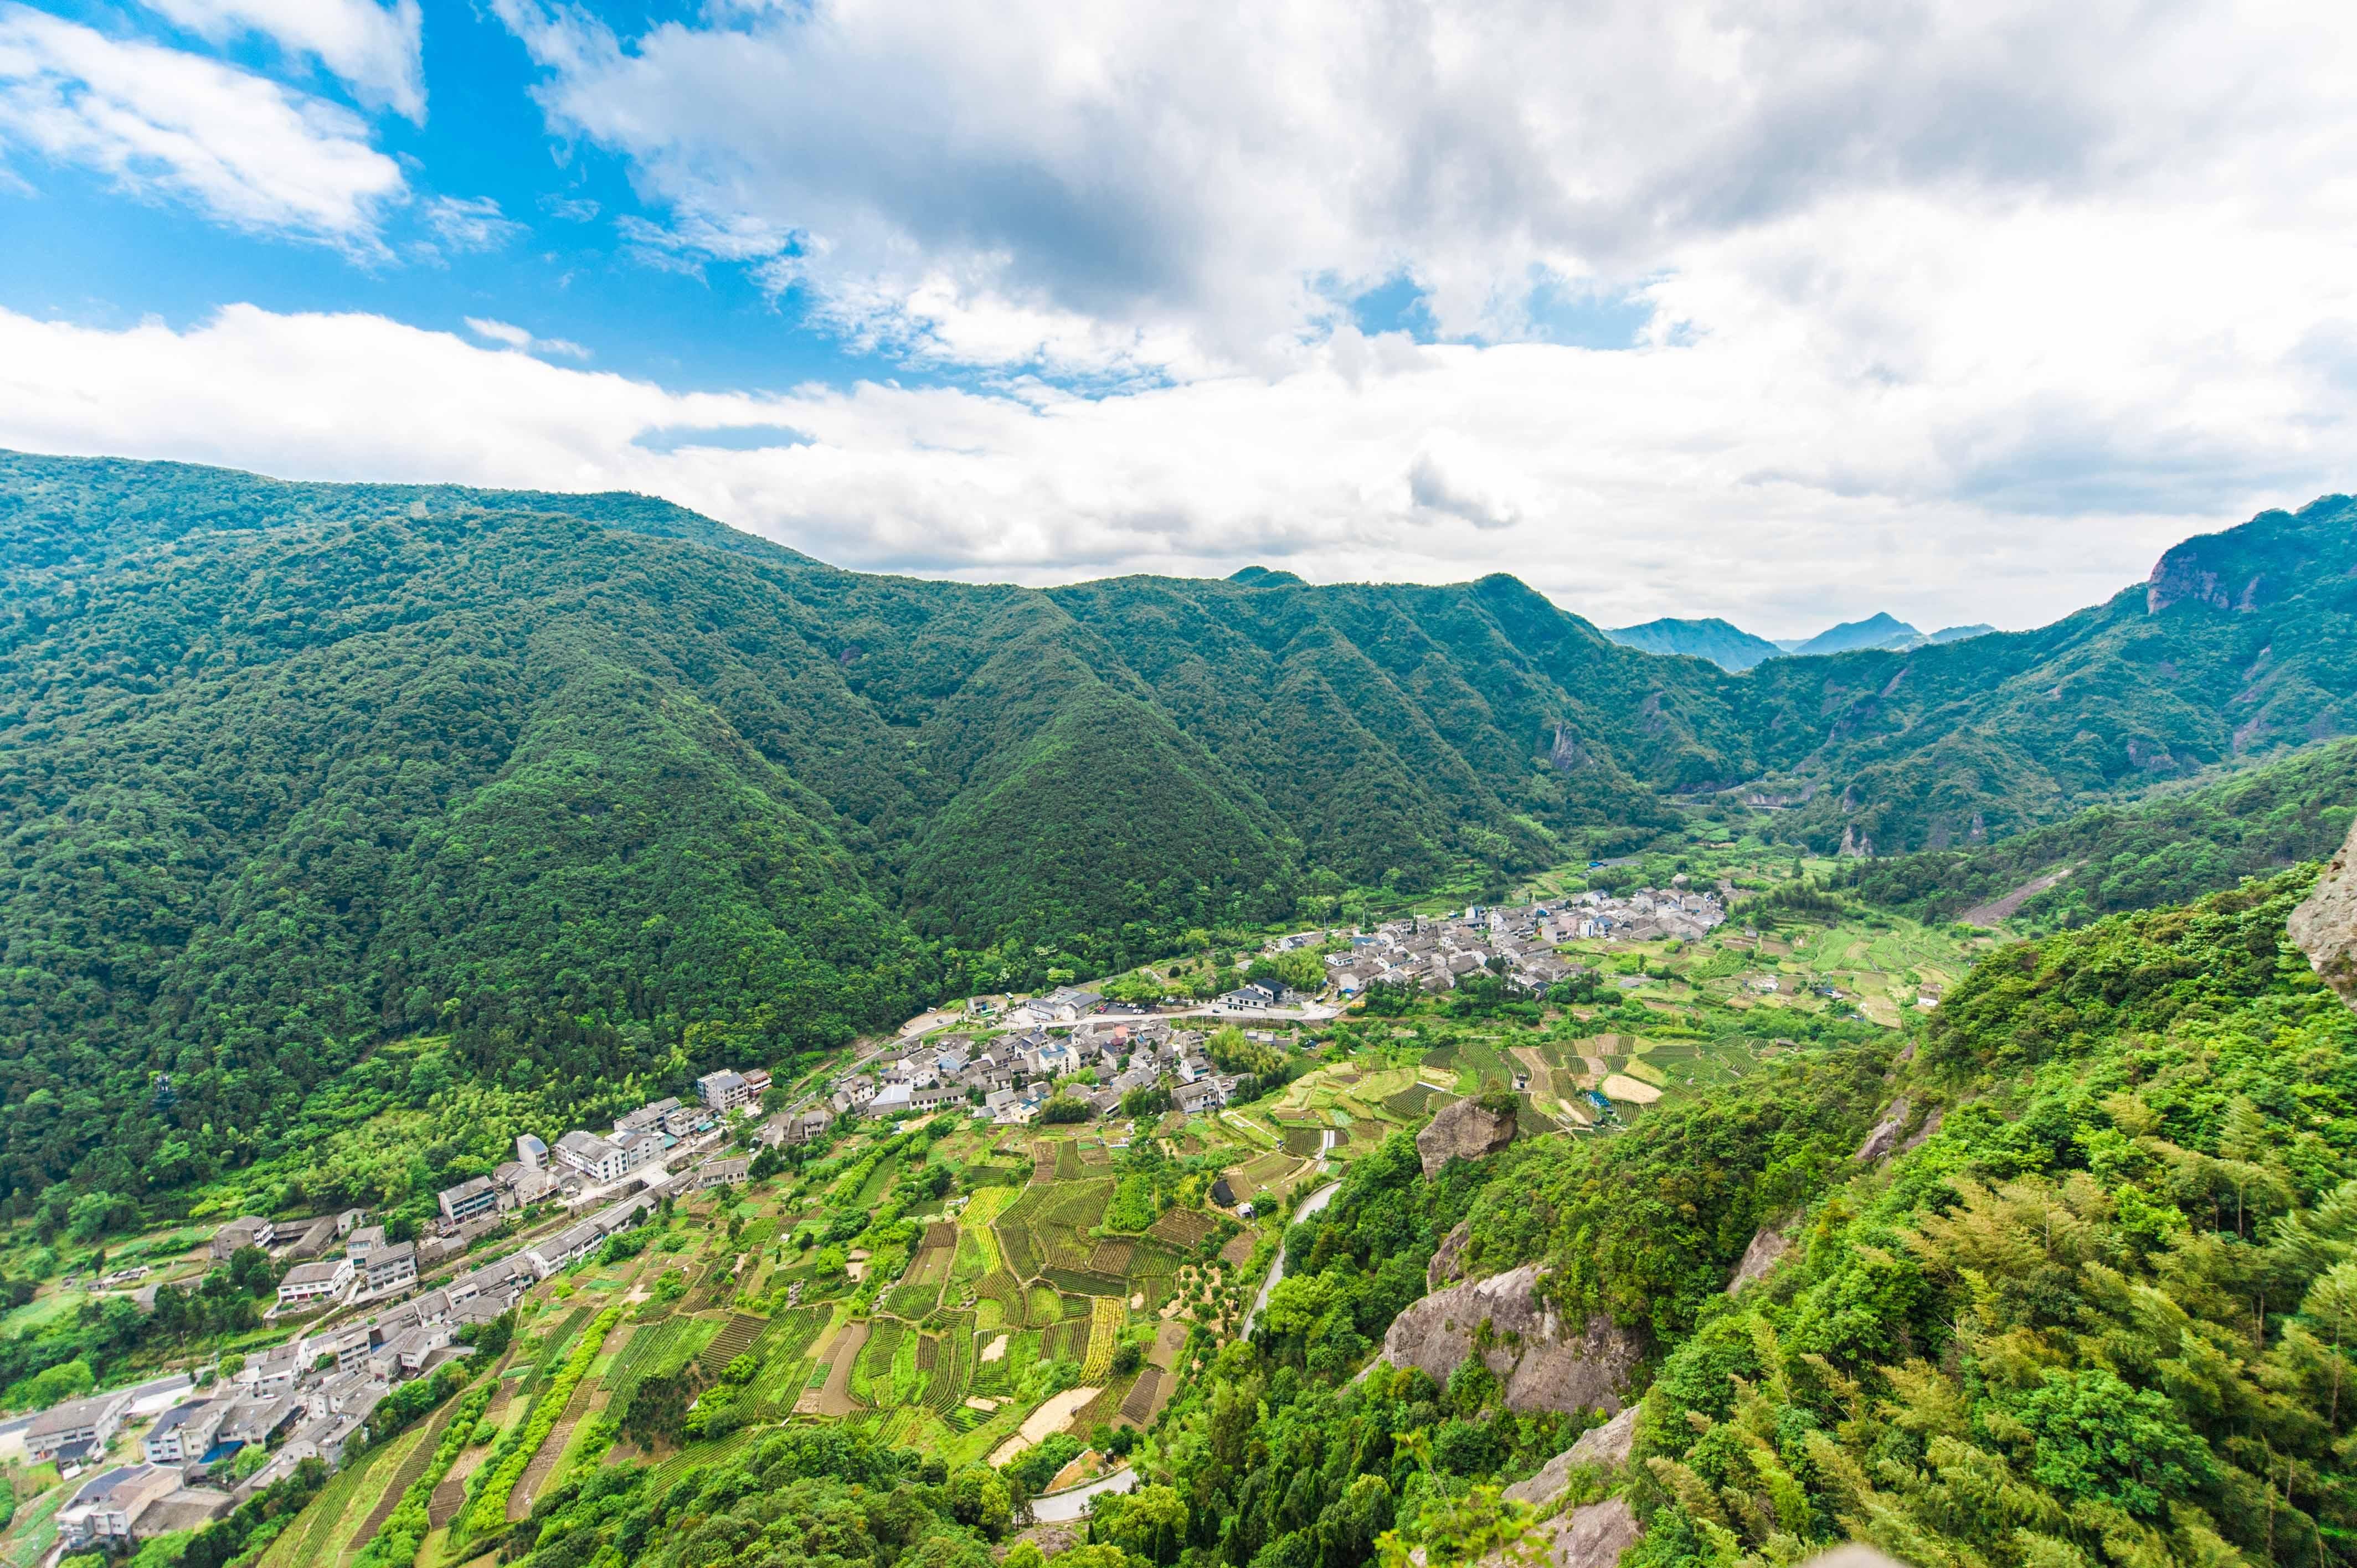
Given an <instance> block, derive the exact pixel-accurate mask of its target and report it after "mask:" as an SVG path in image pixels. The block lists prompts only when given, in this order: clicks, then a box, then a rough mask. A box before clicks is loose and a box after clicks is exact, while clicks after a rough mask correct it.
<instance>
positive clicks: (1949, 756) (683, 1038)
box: [0, 456, 2357, 1192]
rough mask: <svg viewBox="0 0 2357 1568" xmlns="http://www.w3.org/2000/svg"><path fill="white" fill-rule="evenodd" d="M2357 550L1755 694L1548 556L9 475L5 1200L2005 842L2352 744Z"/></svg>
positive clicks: (2208, 553)
mask: <svg viewBox="0 0 2357 1568" xmlns="http://www.w3.org/2000/svg"><path fill="white" fill-rule="evenodd" d="M2351 521H2352V508H2351V504H2350V503H2349V502H2348V501H2347V500H2346V499H2341V498H2334V499H2329V500H2326V501H2320V502H2318V503H2316V504H2315V505H2314V506H2311V507H2309V508H2308V509H2307V510H2304V511H2302V512H2301V513H2299V514H2298V516H2290V515H2287V514H2283V513H2269V514H2266V516H2264V517H2262V518H2260V519H2258V520H2256V521H2254V522H2252V523H2250V524H2247V525H2245V526H2244V528H2242V529H2238V530H2234V531H2233V532H2229V533H2226V534H2222V535H2216V536H2212V537H2211V538H2208V539H2204V540H2197V541H2193V542H2190V543H2189V544H2187V545H2185V546H2180V547H2179V550H2177V551H2173V552H2171V553H2170V554H2169V557H2167V558H2165V559H2164V561H2163V563H2162V566H2161V568H2159V569H2158V570H2157V571H2156V574H2155V576H2154V580H2153V582H2152V584H2151V585H2148V586H2147V587H2139V588H2136V589H2134V590H2131V591H2129V592H2127V593H2124V594H2123V595H2121V596H2118V597H2116V598H2115V599H2114V600H2113V601H2111V602H2110V603H2109V604H2107V605H2104V606H2101V607H2095V608H2092V609H2089V610H2085V611H2082V612H2080V613H2079V614H2078V615H2076V616H2073V617H2071V618H2067V619H2066V620H2064V621H2061V622H2059V623H2057V624H2056V625H2055V626H2052V627H2049V628H2043V629H2041V630H2040V631H2035V632H2027V633H2014V634H2005V635H1996V636H1989V637H1982V638H1977V639H1972V640H1970V641H1966V642H1961V643H1955V644H1952V645H1948V646H1943V647H1931V648H1923V649H1920V650H1914V651H1912V652H1909V653H1904V654H1898V653H1881V652H1867V653H1851V654H1843V655H1838V656H1835V657H1831V658H1824V659H1808V660H1792V659H1779V660H1770V661H1768V662H1767V663H1765V664H1763V665H1761V666H1760V668H1759V669H1757V670H1755V671H1751V672H1750V673H1749V674H1746V675H1741V676H1735V675H1729V674H1727V673H1726V672H1725V671H1720V670H1718V669H1717V668H1715V667H1713V666H1711V665H1709V664H1706V663H1705V662H1703V661H1701V660H1692V659H1663V658H1656V657H1653V656H1651V655H1648V654H1644V653H1641V652H1639V651H1636V650H1629V649H1624V648H1620V647H1618V646H1616V645H1615V644H1614V643H1613V642H1612V641H1611V640H1610V639H1608V638H1607V637H1605V636H1604V635H1603V634H1602V633H1600V632H1598V630H1597V629H1596V628H1593V627H1591V626H1589V625H1588V624H1587V622H1585V621H1583V620H1581V619H1579V618H1577V617H1575V616H1571V615H1567V614H1566V613H1564V612H1563V611H1561V610H1559V609H1558V608H1556V607H1555V606H1554V605H1552V604H1550V603H1549V602H1548V601H1547V600H1546V599H1544V597H1542V596H1539V595H1538V594H1536V593H1534V592H1533V591H1531V590H1530V589H1529V588H1527V587H1525V586H1524V585H1522V584H1521V583H1519V582H1516V581H1515V580H1513V579H1512V578H1509V577H1503V576H1494V577H1490V578H1485V579H1483V580H1481V581H1480V582H1477V583H1472V584H1465V585H1452V586H1445V587H1424V586H1383V585H1338V586H1327V587H1318V586H1309V585H1303V584H1301V583H1299V582H1297V581H1295V580H1293V579H1291V578H1290V577H1289V576H1288V575H1286V574H1281V573H1256V574H1240V575H1239V578H1238V579H1237V580H1232V581H1229V582H1206V581H1193V580H1172V579H1161V578H1125V579H1118V580H1113V581H1106V582H1098V583H1090V584H1082V585H1076V586H1072V587H1067V588H1058V589H1051V590H1048V591H1044V592H1042V591H1035V590H1029V589H1021V588H1014V587H1001V586H976V585H963V584H955V583H942V582H928V581H919V580H913V579H906V578H894V577H881V576H872V575H861V574H856V573H850V572H843V571H839V570H836V569H834V568H832V567H828V566H825V565H823V564H819V563H817V562H814V561H812V560H810V559H808V558H807V557H803V556H801V555H797V554H795V553H792V552H791V551H787V550H782V549H780V548H777V547H774V546H770V545H768V544H765V543H762V542H758V541H754V540H750V539H748V538H747V537H745V536H743V535H740V534H737V533H735V532H733V531H730V530H727V529H726V528H724V527H722V526H721V525H719V524H717V523H714V522H712V521H709V520H706V519H703V518H699V517H697V516H695V515H694V514H693V513H689V512H685V511H683V510H681V509H679V508H676V507H673V506H670V505H668V504H667V503H663V502H660V501H652V500H648V499H644V498H638V497H618V496H588V497H561V496H551V495H545V494H539V493H512V492H484V491H468V490H461V489H452V488H445V487H414V486H337V485H303V484H283V483H280V482H277V481H272V480H264V479H256V478H251V477H249V476H243V475H235V474H226V473H222V472H221V471H219V470H212V469H202V468H190V467H180V466H174V465H160V464H136V463H124V462H115V461H81V460H70V459H55V458H41V457H29V456H5V457H0V564H5V568H6V573H7V576H6V587H5V597H0V693H5V698H0V844H5V860H4V861H0V944H5V954H6V957H5V963H6V965H7V966H8V970H9V972H10V974H11V977H12V979H11V983H10V984H9V985H8V986H7V987H6V988H5V993H0V1035H5V1037H6V1038H8V1039H9V1040H10V1041H12V1042H20V1043H21V1048H20V1049H18V1050H16V1051H12V1052H11V1053H9V1054H8V1055H7V1056H6V1057H5V1059H0V1092H5V1098H6V1101H7V1102H8V1103H9V1104H10V1105H11V1106H12V1107H13V1108H14V1110H13V1112H12V1114H11V1115H10V1117H9V1118H8V1119H7V1122H6V1123H5V1129H6V1130H5V1145H0V1182H5V1184H6V1185H8V1186H10V1187H13V1188H15V1189H16V1190H18V1191H20V1192H23V1191H29V1190H33V1189H36V1188H38V1187H40V1186H42V1185H44V1184H46V1183H47V1182H48V1181H51V1180H54V1179H56V1178H58V1177H59V1176H63V1175H65V1174H67V1173H68V1172H70V1171H79V1172H80V1173H81V1174H82V1175H84V1176H93V1177H102V1178H103V1179H104V1180H105V1181H106V1182H107V1183H108V1184H110V1186H111V1187H113V1190H117V1191H122V1190H134V1191H136V1190H142V1188H143V1184H144V1183H145V1182H147V1181H149V1180H151V1179H167V1180H178V1179H182V1178H185V1177H188V1176H196V1175H200V1174H201V1168H200V1166H201V1162H202V1160H203V1159H206V1158H213V1159H219V1158H236V1157H241V1155H240V1151H241V1150H248V1151H250V1150H251V1149H252V1148H253V1146H254V1145H253V1140H254V1139H255V1138H256V1137H263V1138H264V1139H266V1136H267V1133H268V1131H269V1129H270V1127H271V1125H272V1122H273V1118H274V1117H275V1116H279V1115H282V1114H284V1108H285V1107H286V1106H288V1105H290V1104H292V1103H294V1102H295V1101H296V1100H297V1099H299V1096H300V1094H301V1093H302V1091H303V1090H306V1089H307V1088H308V1087H311V1086H314V1085H317V1084H319V1083H322V1082H325V1081H327V1080H328V1079H332V1078H333V1077H334V1076H335V1075H337V1074H338V1073H339V1072H341V1071H343V1070H344V1069H347V1068H348V1067H349V1066H350V1064H351V1063H352V1062H354V1061H355V1060H357V1059H358V1058H361V1056H362V1055H364V1054H365V1053H366V1052H367V1051H368V1050H369V1049H370V1048H371V1046H372V1044H374V1043H375V1042H377V1041H380V1040H382V1039H383V1038H386V1037H388V1036H393V1035H397V1034H402V1033H408V1032H414V1031H417V1030H421V1029H425V1028H429V1027H432V1028H437V1029H438V1028H444V1027H447V1028H449V1029H450V1030H452V1031H453V1032H454V1033H455V1036H456V1039H457V1047H458V1049H459V1051H460V1053H461V1055H462V1057H463V1058H466V1059H468V1060H470V1061H471V1062H472V1063H473V1064H474V1065H475V1067H476V1068H477V1069H479V1070H480V1071H482V1072H485V1073H492V1074H497V1075H500V1077H501V1078H502V1079H506V1080H508V1081H511V1082H515V1083H519V1084H529V1085H532V1086H534V1087H538V1088H545V1089H546V1090H548V1091H549V1092H551V1093H554V1094H560V1095H561V1094H564V1093H567V1092H574V1091H576V1090H579V1091H582V1092H586V1091H587V1090H588V1089H589V1088H591V1087H593V1086H595V1085H597V1084H599V1083H604V1082H608V1081H611V1080H613V1079H617V1078H619V1077H620V1076H622V1075H624V1074H627V1073H629V1072H632V1071H643V1070H651V1069H657V1068H662V1069H664V1070H670V1069H673V1068H675V1067H678V1066H683V1065H686V1064H687V1063H688V1062H689V1061H709V1060H715V1059H718V1058H720V1057H722V1056H724V1055H728V1054H731V1053H737V1054H742V1053H745V1052H747V1051H750V1052H752V1053H753V1054H757V1055H766V1056H771V1057H774V1056H775V1055H777V1054H780V1053H783V1052H786V1051H790V1050H791V1049H794V1048H797V1047H807V1046H812V1045H820V1044H826V1043H831V1042H834V1041H837V1040H840V1039H843V1038H845V1037H846V1036H848V1034H849V1033H850V1032H851V1031H853V1030H854V1029H856V1028H858V1027H862V1026H869V1025H872V1024H875V1023H877V1022H879V1021H882V1020H884V1019H888V1018H889V1017H890V1016H892V1015H894V1014H895V1013H896V1012H898V1011H899V1010H902V1009H909V1008H912V1007H913V1006H915V1005H916V1004H918V1003H920V1001H921V1000H922V999H924V998H926V997H928V996H931V995H936V994H940V993H942V992H944V991H952V992H962V991H964V990H968V989H972V988H975V987H980V986H988V985H996V984H1000V983H1042V982H1045V981H1047V980H1049V979H1051V978H1056V977H1058V976H1060V975H1061V974H1064V973H1077V972H1103V971H1104V970H1107V969H1112V968H1117V967H1121V966H1123V965H1125V964H1126V963H1128V962H1130V961H1134V960H1135V958H1137V957H1139V956H1143V955H1144V954H1146V953H1147V952H1150V951H1153V950H1157V949H1159V948H1161V947H1163V946H1165V945H1166V944H1168V942H1170V941H1171V940H1173V939H1174V938H1175V937H1176V936H1177V935H1178V933H1179V932H1181V931H1183V930H1184V929H1187V928H1189V927H1200V926H1203V925H1206V924H1208V923H1211V922H1213V921H1216V920H1220V919H1223V918H1255V919H1256V918H1282V917H1290V916H1292V915H1293V914H1295V913H1296V912H1297V911H1299V910H1301V909H1302V908H1303V903H1302V901H1303V900H1304V899H1305V898H1309V899H1318V898H1331V897H1336V896H1339V895H1341V894H1343V893H1344V892H1345V891H1346V890H1347V889H1348V888H1350V887H1351V886H1371V885H1376V884H1389V885H1392V886H1405V887H1416V886H1428V885H1430V884H1431V883H1432V882H1433V881H1434V880H1435V879H1437V877H1439V876H1440V875H1443V874H1444V873H1446V872H1448V871H1449V870H1451V869H1452V868H1459V867H1471V868H1473V870H1474V871H1475V872H1476V873H1477V874H1479V875H1488V876H1490V877H1492V878H1494V879H1495V880H1496V881H1497V882H1498V883H1500V884H1501V885H1502V882H1503V880H1504V878H1505V877H1506V876H1508V875H1511V874H1512V873H1514V872H1516V871H1519V870H1523V869H1527V868H1531V867H1534V866H1537V865H1543V864H1546V863H1548V862H1551V861H1555V860H1558V859H1561V858H1563V857H1564V856H1566V855H1567V854H1577V853H1580V852H1582V851H1593V850H1595V849H1599V848H1606V847H1609V846H1610V845H1612V844H1614V843H1621V842H1627V841H1629V840H1631V838H1642V837H1643V836H1644V835H1646V834H1647V833H1649V832H1652V831H1653V830H1655V829H1656V828H1658V827H1660V826H1662V825H1663V824H1665V823H1667V822H1671V821H1672V820H1674V814H1675V811H1676V808H1677V804H1678V802H1679V801H1680V800H1681V799H1700V800H1719V799H1720V795H1721V792H1723V791H1732V792H1733V793H1732V797H1731V800H1734V801H1740V800H1746V799H1760V800H1785V801H1790V802H1795V803H1794V804H1792V806H1791V807H1790V808H1789V809H1787V810H1785V811H1782V812H1781V816H1780V818H1779V822H1778V824H1777V825H1778V826H1779V827H1781V828H1782V829H1785V830H1786V831H1789V832H1792V833H1795V834H1799V835H1802V836H1805V837H1807V838H1808V839H1810V840H1811V841H1812V842H1813V843H1817V844H1818V845H1819V846H1820V847H1830V846H1831V845H1833V844H1835V843H1841V842H1843V841H1845V840H1847V841H1849V842H1850V843H1853V844H1855V845H1857V846H1860V847H1863V846H1865V845H1867V844H1871V845H1872V846H1873V847H1874V848H1876V849H1878V850H1881V851H1885V852H1888V851H1891V850H1896V849H1903V848H1912V847H1915V846H1918V845H1922V844H1927V843H1928V844H1932V845H1943V844H1950V843H1959V842H1964V841H1966V840H1969V839H1972V838H1975V837H1987V836H1995V835H1998V834H2002V833H2006V832H2013V831H2017V830H2018V829H2020V828H2023V827H2026V826H2029V825H2031V824H2033V823H2035V822H2039V821H2041V820H2044V819H2048V818H2050V817H2052V816H2054V815H2056V814H2058V813H2059V812H2061V811H2062V810H2063V809H2064V808H2066V807H2069V806H2071V805H2073V804H2076V803H2078V802H2080V801H2083V800H2085V799H2088V798H2090V797H2093V796H2099V795H2101V794H2102V793H2103V792H2104V791H2106V790H2110V789H2115V788H2117V787H2119V786H2121V785H2124V784H2128V783H2141V782H2147V781H2150V780H2152V779H2158V778H2164V777H2168V776H2170V775H2172V774H2175V773H2178V772H2182V771H2189V770H2191V769H2193V768H2199V767H2201V766H2205V765H2208V764H2211V763H2214V762H2217V761H2219V760H2222V759H2224V758H2228V757H2234V756H2237V755H2243V754H2247V753H2255V752H2264V751H2266V750H2267V749H2268V748H2271V747H2275V746H2283V745H2286V744H2291V743H2297V742H2302V741H2306V740H2308V739H2310V738H2312V737H2315V736H2324V735H2330V734H2334V733H2338V732H2339V731H2341V730H2342V729H2346V728H2350V727H2352V725H2350V723H2349V719H2350V717H2351V715H2350V714H2349V711H2348V709H2347V707H2346V704H2347V703H2348V701H2349V698H2350V696H2351V693H2352V691H2357V662H2352V660H2357V653H2352V635H2351V629H2350V628H2351V627H2352V619H2351V617H2350V613H2349V612H2350V610H2351V609H2352V607H2357V606H2352V602H2351V601H2352V595H2353V594H2357V579H2352V576H2351V575H2350V568H2351V567H2352V565H2357V547H2353V546H2352V537H2351V527H2350V525H2351ZM568 1086H569V1087H568ZM202 1129H210V1130H211V1134H212V1135H211V1136H210V1137H209V1138H203V1139H198V1140H194V1143H197V1144H202V1145H203V1147H204V1148H205V1149H207V1150H210V1151H215V1152H214V1153H211V1154H209V1155H188V1151H189V1150H190V1149H191V1147H192V1143H191V1141H190V1140H188V1139H185V1138H182V1137H180V1136H179V1135H180V1134H181V1133H196V1132H198V1131H199V1130H202ZM190 1158H194V1159H196V1160H197V1161H198V1162H199V1163H198V1165H190V1164H189V1163H188V1161H189V1159H190Z"/></svg>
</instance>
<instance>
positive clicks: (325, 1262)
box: [278, 1258, 352, 1306]
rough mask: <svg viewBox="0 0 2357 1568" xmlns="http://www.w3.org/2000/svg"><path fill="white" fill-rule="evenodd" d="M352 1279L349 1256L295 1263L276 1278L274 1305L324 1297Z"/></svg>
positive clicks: (317, 1299) (333, 1293) (296, 1304)
mask: <svg viewBox="0 0 2357 1568" xmlns="http://www.w3.org/2000/svg"><path fill="white" fill-rule="evenodd" d="M350 1283H352V1261H351V1259H350V1258H322V1259H321V1260H320V1261H319V1262H316V1263H297V1264H296V1265H295V1266H294V1267H293V1268H291V1269H289V1270H287V1271H286V1277H285V1278H284V1279H282V1280H280V1281H279V1282H278V1305H281V1306H301V1305H303V1304H304V1303H306V1302H313V1301H325V1300H327V1299H328V1298H329V1297H331V1296H336V1295H339V1294H342V1293H343V1289H344V1287H345V1286H346V1285H348V1284H350Z"/></svg>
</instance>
